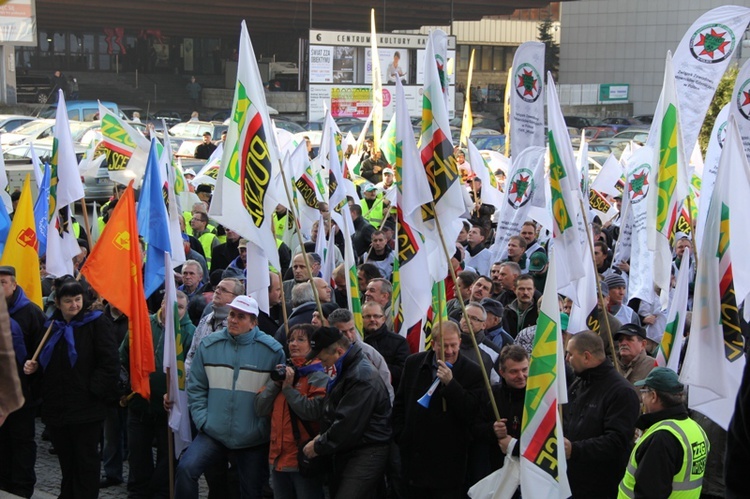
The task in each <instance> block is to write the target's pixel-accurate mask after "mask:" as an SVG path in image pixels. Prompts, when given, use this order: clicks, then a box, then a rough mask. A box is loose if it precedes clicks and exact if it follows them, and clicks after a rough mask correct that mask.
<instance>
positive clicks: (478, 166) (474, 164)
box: [466, 141, 503, 210]
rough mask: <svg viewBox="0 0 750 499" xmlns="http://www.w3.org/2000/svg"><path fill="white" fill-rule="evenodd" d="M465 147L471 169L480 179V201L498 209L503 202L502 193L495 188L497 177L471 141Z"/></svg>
mask: <svg viewBox="0 0 750 499" xmlns="http://www.w3.org/2000/svg"><path fill="white" fill-rule="evenodd" d="M466 147H467V150H468V154H467V156H468V157H469V164H470V165H471V171H472V172H473V173H474V175H476V178H478V179H479V180H481V181H482V191H481V193H480V199H481V200H482V203H483V204H489V205H492V206H494V207H495V210H498V209H500V205H502V203H503V193H502V192H500V190H499V189H498V188H497V179H496V178H495V174H494V172H492V171H490V167H489V166H488V165H487V162H486V161H485V160H484V157H483V156H482V155H481V154H480V153H479V149H477V146H475V145H474V143H473V142H472V141H469V144H468V145H467V146H466Z"/></svg>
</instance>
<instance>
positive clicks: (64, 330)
mask: <svg viewBox="0 0 750 499" xmlns="http://www.w3.org/2000/svg"><path fill="white" fill-rule="evenodd" d="M101 315H102V312H101V311H100V310H97V311H94V312H87V313H86V314H85V315H84V316H83V319H81V320H80V321H70V322H65V321H64V320H56V321H47V323H46V324H45V326H49V324H50V322H51V323H52V331H53V333H52V336H51V337H50V339H49V341H47V344H46V345H44V348H42V353H41V354H39V363H40V364H41V365H42V367H43V368H46V367H47V364H49V361H50V359H51V358H52V352H53V350H54V349H55V345H57V342H58V341H60V338H65V342H66V343H67V344H68V360H69V361H70V367H74V366H75V365H76V361H77V360H78V352H77V351H76V341H75V337H74V336H73V330H74V329H75V328H77V327H80V326H84V325H86V324H88V323H89V322H93V321H95V320H96V319H98V318H99V317H101Z"/></svg>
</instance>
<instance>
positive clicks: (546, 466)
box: [520, 247, 570, 498]
mask: <svg viewBox="0 0 750 499" xmlns="http://www.w3.org/2000/svg"><path fill="white" fill-rule="evenodd" d="M556 256H557V247H553V248H552V249H551V251H550V258H549V261H550V263H549V267H550V270H549V272H548V274H547V283H546V285H545V288H544V298H542V306H541V308H540V310H539V319H538V321H537V328H536V334H535V335H534V344H533V347H532V350H531V359H530V363H529V378H528V381H527V383H526V399H525V402H524V408H523V422H522V424H521V449H520V457H521V494H523V496H524V497H534V498H545V497H546V498H553V497H555V498H567V497H570V485H569V484H568V475H567V463H566V460H565V446H564V445H563V431H562V418H561V416H560V412H559V410H558V407H559V404H564V403H567V388H566V383H565V364H564V360H563V353H562V329H561V328H560V308H559V304H558V301H557V273H556V272H555V266H556V265H557V262H556Z"/></svg>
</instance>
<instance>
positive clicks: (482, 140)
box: [469, 133, 505, 152]
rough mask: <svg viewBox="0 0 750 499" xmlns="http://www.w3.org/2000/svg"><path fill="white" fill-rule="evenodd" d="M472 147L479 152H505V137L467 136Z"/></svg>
mask: <svg viewBox="0 0 750 499" xmlns="http://www.w3.org/2000/svg"><path fill="white" fill-rule="evenodd" d="M469 140H471V141H472V142H473V143H474V145H475V146H476V147H477V149H479V150H480V151H499V152H505V135H503V134H501V133H498V134H497V135H494V134H493V135H479V136H474V135H471V136H469Z"/></svg>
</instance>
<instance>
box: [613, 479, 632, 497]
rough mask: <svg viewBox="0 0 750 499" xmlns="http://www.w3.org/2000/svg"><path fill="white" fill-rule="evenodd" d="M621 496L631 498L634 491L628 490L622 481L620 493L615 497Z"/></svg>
mask: <svg viewBox="0 0 750 499" xmlns="http://www.w3.org/2000/svg"><path fill="white" fill-rule="evenodd" d="M623 496H624V497H628V498H630V499H633V498H634V497H635V491H634V490H629V489H628V488H627V487H626V486H625V484H624V483H623V482H620V494H619V495H618V496H617V497H623Z"/></svg>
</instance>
